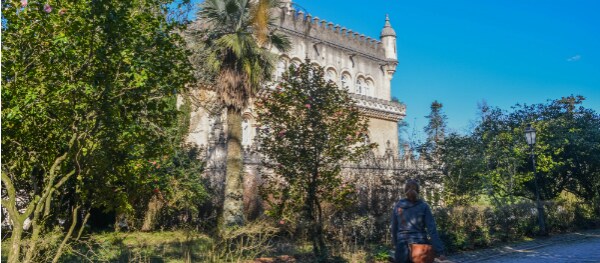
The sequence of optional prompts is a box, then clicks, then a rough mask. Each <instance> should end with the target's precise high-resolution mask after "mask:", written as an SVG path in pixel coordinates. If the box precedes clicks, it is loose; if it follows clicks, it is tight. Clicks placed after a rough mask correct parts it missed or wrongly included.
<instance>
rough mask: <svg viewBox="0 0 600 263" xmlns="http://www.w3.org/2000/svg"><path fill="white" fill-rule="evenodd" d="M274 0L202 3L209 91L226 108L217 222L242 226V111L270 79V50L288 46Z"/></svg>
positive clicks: (273, 59) (272, 58) (272, 57)
mask: <svg viewBox="0 0 600 263" xmlns="http://www.w3.org/2000/svg"><path fill="white" fill-rule="evenodd" d="M278 5H279V2H278V1H277V0H206V1H205V2H203V3H202V4H201V6H200V8H201V9H200V11H199V13H198V18H199V20H200V23H201V24H200V27H201V28H203V31H202V32H204V33H203V34H200V36H201V38H202V42H203V45H204V47H205V48H206V50H205V52H206V54H207V56H206V60H205V61H204V62H203V63H206V66H207V67H206V68H210V69H212V71H213V72H214V73H215V79H214V85H213V87H212V88H213V90H214V92H215V93H216V95H217V97H218V99H219V100H220V102H221V103H222V104H223V105H224V106H225V107H226V109H227V165H226V169H227V170H226V175H225V198H224V205H223V215H222V218H221V219H222V220H220V223H224V224H225V225H226V226H231V225H241V224H243V222H244V217H243V200H242V197H243V156H242V145H241V141H242V138H241V137H242V126H241V123H242V115H241V112H242V110H243V109H244V108H246V107H247V106H248V104H249V102H250V101H251V99H252V98H253V97H254V95H255V94H256V93H257V91H258V90H259V89H260V87H261V85H262V84H263V83H264V82H265V81H267V80H269V79H270V78H271V75H272V72H273V69H274V65H275V63H276V58H277V56H276V55H275V54H274V53H272V52H270V51H269V49H270V48H272V47H274V48H277V49H278V50H280V51H285V50H287V49H288V48H289V41H288V40H287V38H286V37H284V36H282V35H280V34H277V32H275V30H274V29H275V26H274V25H273V23H271V20H272V17H271V11H272V10H273V9H274V8H276V7H278Z"/></svg>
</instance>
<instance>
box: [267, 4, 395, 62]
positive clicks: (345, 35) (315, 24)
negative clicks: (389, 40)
mask: <svg viewBox="0 0 600 263" xmlns="http://www.w3.org/2000/svg"><path fill="white" fill-rule="evenodd" d="M278 16H279V19H278V22H279V24H278V26H279V29H280V30H282V31H284V32H285V33H288V34H290V35H295V36H298V37H302V38H305V39H308V40H310V41H312V42H313V44H317V45H318V44H327V45H329V46H332V47H335V48H338V49H341V50H344V51H346V52H347V53H348V54H355V55H359V56H363V57H366V58H369V59H372V60H375V61H377V62H379V63H381V64H382V65H384V64H387V63H388V62H391V60H390V59H386V56H385V49H384V45H383V43H382V42H381V41H379V40H377V39H374V38H371V37H368V36H365V35H364V34H360V33H358V32H354V31H353V30H351V29H348V28H345V27H342V26H340V25H338V24H335V23H333V22H330V21H326V20H324V19H320V18H318V17H313V16H312V15H311V14H308V13H304V12H303V11H301V10H295V9H294V8H293V7H287V6H284V7H282V8H281V9H278Z"/></svg>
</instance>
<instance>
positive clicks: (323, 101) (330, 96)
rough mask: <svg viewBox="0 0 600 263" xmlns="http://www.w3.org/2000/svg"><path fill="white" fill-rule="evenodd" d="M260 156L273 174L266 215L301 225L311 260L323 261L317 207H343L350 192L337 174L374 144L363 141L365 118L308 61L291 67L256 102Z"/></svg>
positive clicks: (267, 191)
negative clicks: (303, 228)
mask: <svg viewBox="0 0 600 263" xmlns="http://www.w3.org/2000/svg"><path fill="white" fill-rule="evenodd" d="M256 105H257V113H258V122H259V123H260V125H261V126H260V129H261V132H260V133H259V142H260V151H261V152H262V153H263V154H264V155H265V157H266V161H265V165H266V166H267V167H269V168H271V169H272V171H273V174H272V175H271V176H267V177H266V178H265V179H264V180H265V184H264V188H263V190H264V191H265V192H264V193H265V194H266V196H265V200H267V201H269V202H270V205H271V210H270V211H269V212H268V213H269V214H271V215H273V216H276V217H284V216H287V218H298V215H300V218H301V220H302V221H303V222H306V225H305V227H307V229H308V233H309V237H310V239H311V242H312V245H313V252H314V254H315V256H316V257H317V258H318V259H319V260H321V261H326V260H327V254H328V252H327V247H326V244H325V241H324V233H323V224H324V221H323V220H324V215H323V210H322V208H323V204H324V203H326V202H327V203H330V204H334V205H338V206H340V205H343V204H344V203H345V202H347V201H349V200H350V198H349V197H350V194H351V193H353V191H354V186H353V184H352V181H349V180H344V179H343V178H342V177H341V175H340V171H341V169H342V164H343V163H344V162H348V161H353V160H355V158H357V157H358V156H361V155H362V154H364V153H365V152H366V151H368V150H370V149H372V148H373V147H374V146H375V145H374V144H369V143H367V142H365V136H366V134H367V128H368V122H367V119H366V118H365V117H363V116H361V114H360V112H359V110H358V108H357V107H356V106H354V102H353V101H352V99H351V98H350V96H349V94H348V91H347V90H343V89H340V88H338V87H337V86H336V85H335V84H334V83H333V82H331V81H330V82H326V81H325V79H324V78H323V68H321V67H318V66H313V65H311V64H310V61H308V60H307V61H306V62H305V63H302V64H301V65H300V66H299V67H294V66H291V67H290V69H289V71H288V72H287V73H285V74H284V76H283V81H282V82H281V83H280V84H279V85H278V86H277V88H276V90H275V91H272V92H271V93H270V94H269V95H266V96H264V97H262V98H260V100H259V101H258V103H257V104H256Z"/></svg>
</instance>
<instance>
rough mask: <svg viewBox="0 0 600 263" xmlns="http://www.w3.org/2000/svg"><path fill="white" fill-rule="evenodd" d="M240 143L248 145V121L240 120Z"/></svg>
mask: <svg viewBox="0 0 600 263" xmlns="http://www.w3.org/2000/svg"><path fill="white" fill-rule="evenodd" d="M242 145H250V121H248V119H244V120H243V121H242Z"/></svg>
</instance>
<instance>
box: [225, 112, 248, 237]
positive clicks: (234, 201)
mask: <svg viewBox="0 0 600 263" xmlns="http://www.w3.org/2000/svg"><path fill="white" fill-rule="evenodd" d="M226 169H227V170H226V172H225V193H224V194H225V199H224V202H223V223H224V225H225V226H226V227H227V226H239V225H242V224H244V202H243V193H244V183H243V174H244V164H243V152H242V114H241V112H240V111H237V110H234V109H227V166H226Z"/></svg>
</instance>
